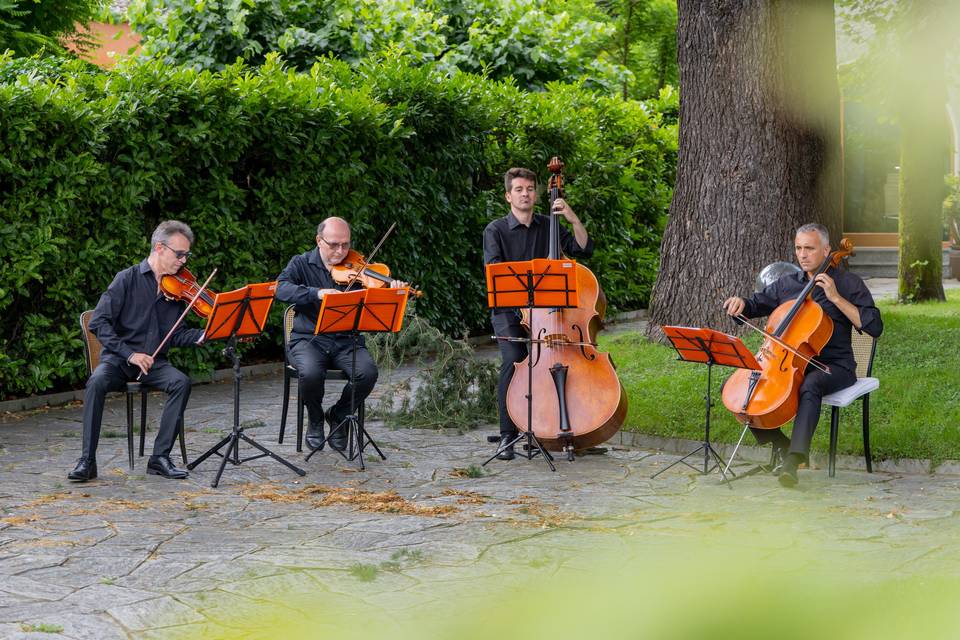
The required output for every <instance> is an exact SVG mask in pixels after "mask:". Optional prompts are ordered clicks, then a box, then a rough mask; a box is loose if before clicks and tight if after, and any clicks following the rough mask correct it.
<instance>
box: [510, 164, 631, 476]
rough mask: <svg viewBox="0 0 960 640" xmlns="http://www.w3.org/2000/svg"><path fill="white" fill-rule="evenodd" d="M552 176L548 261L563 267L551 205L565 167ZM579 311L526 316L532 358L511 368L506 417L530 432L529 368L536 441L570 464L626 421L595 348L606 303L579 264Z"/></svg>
mask: <svg viewBox="0 0 960 640" xmlns="http://www.w3.org/2000/svg"><path fill="white" fill-rule="evenodd" d="M548 168H549V169H550V172H551V174H552V175H551V176H550V185H549V192H550V193H549V196H550V203H549V205H550V214H549V215H550V248H549V255H548V257H549V258H550V259H552V260H559V259H563V256H562V254H561V251H560V223H559V220H558V218H559V216H560V215H562V214H559V213H555V212H553V202H554V200H556V199H557V198H559V197H562V195H563V174H562V172H563V162H561V161H560V159H559V158H556V157H554V158H552V159H551V160H550V164H549V165H548ZM575 269H576V279H577V291H578V299H579V303H578V306H577V307H575V308H558V309H549V308H538V309H533V310H532V314H533V315H532V317H528V312H527V311H524V312H523V319H522V324H523V325H524V326H526V328H527V330H528V331H529V330H530V327H531V326H533V327H534V329H535V331H536V332H537V333H536V335H534V336H531V338H532V341H531V347H530V353H529V354H528V356H527V357H526V358H525V359H524V360H522V361H520V362H518V363H516V364H515V365H514V372H513V378H512V379H511V381H510V385H509V387H508V388H507V398H506V405H507V411H508V413H509V415H510V418H511V419H512V420H513V423H514V424H515V425H517V428H518V429H520V430H521V431H526V430H527V429H528V425H527V410H528V406H527V386H528V375H529V373H528V368H530V367H532V369H533V371H532V382H530V387H531V395H532V405H533V406H532V418H531V422H532V424H533V433H534V435H535V436H536V437H537V439H538V440H539V441H540V443H541V444H542V445H543V447H544V448H545V449H548V450H551V451H561V450H562V451H565V452H566V453H567V458H568V459H570V460H572V459H573V453H574V451H575V450H579V449H586V448H588V447H592V446H595V445H598V444H600V443H602V442H605V441H607V440H609V439H610V437H611V436H613V434H615V433H616V432H617V430H618V429H620V426H621V425H622V424H623V421H624V419H625V418H626V415H627V394H626V391H625V390H624V388H623V385H622V384H621V383H620V379H619V378H617V372H616V369H615V368H614V366H613V362H612V361H611V360H610V355H609V354H607V353H602V352H600V351H599V350H597V348H596V335H597V333H598V332H599V330H600V329H601V328H602V327H603V316H604V313H605V312H606V307H607V301H606V297H605V296H604V295H603V291H602V290H601V289H600V283H599V282H597V277H596V276H595V275H594V274H593V272H591V271H590V270H589V269H588V268H586V267H585V266H583V265H582V264H579V263H576V264H575Z"/></svg>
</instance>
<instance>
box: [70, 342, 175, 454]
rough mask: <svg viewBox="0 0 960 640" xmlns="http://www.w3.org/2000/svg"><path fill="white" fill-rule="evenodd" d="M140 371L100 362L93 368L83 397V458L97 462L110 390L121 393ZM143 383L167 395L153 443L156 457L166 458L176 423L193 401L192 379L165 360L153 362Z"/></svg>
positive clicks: (127, 366) (122, 365) (125, 365)
mask: <svg viewBox="0 0 960 640" xmlns="http://www.w3.org/2000/svg"><path fill="white" fill-rule="evenodd" d="M139 373H140V369H139V368H138V367H135V366H133V365H129V364H126V363H124V364H117V363H114V362H107V361H104V362H101V363H100V364H99V365H97V368H96V369H94V371H93V374H92V375H91V376H90V379H89V380H87V387H86V390H85V391H84V395H83V456H84V457H85V458H89V459H91V460H92V459H95V458H96V455H97V443H98V442H99V440H100V423H101V422H102V420H103V403H104V399H105V397H106V395H107V393H108V392H109V391H122V390H123V389H124V387H125V386H126V384H127V383H128V382H132V381H134V380H136V378H137V375H138V374H139ZM140 383H141V384H143V385H145V386H147V387H151V388H153V389H159V390H160V391H163V392H164V393H166V394H167V401H166V402H165V403H164V404H163V413H162V414H161V416H160V431H159V432H158V433H157V437H156V439H155V440H154V441H153V455H155V456H167V455H170V450H171V449H172V448H173V441H174V438H176V437H177V423H178V422H179V421H180V417H181V416H182V415H183V410H184V409H185V408H186V406H187V400H189V399H190V388H191V387H190V377H189V376H188V375H187V374H185V373H183V372H182V371H180V370H179V369H177V368H176V367H174V366H173V365H172V364H170V363H169V362H167V361H166V360H158V361H155V362H154V363H153V367H151V368H150V373H148V374H147V375H145V376H144V377H143V378H141V379H140Z"/></svg>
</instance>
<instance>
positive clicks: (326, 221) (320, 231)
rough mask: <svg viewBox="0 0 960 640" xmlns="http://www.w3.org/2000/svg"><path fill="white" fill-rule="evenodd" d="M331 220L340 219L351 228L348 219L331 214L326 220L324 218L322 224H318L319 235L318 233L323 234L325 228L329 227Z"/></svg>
mask: <svg viewBox="0 0 960 640" xmlns="http://www.w3.org/2000/svg"><path fill="white" fill-rule="evenodd" d="M331 220H339V221H340V222H342V223H343V224H345V225H347V229H350V223H349V222H347V221H346V220H344V219H343V218H340V217H337V216H330V217H329V218H327V219H326V220H324V221H323V222H321V223H320V224H318V225H317V235H318V236H322V235H323V230H324V229H326V228H327V223H328V222H330V221H331ZM351 231H352V229H351Z"/></svg>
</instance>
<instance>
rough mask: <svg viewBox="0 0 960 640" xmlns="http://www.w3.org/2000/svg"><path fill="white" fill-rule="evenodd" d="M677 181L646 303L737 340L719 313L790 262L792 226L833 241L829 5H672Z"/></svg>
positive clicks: (756, 1)
mask: <svg viewBox="0 0 960 640" xmlns="http://www.w3.org/2000/svg"><path fill="white" fill-rule="evenodd" d="M678 10H679V21H678V28H677V50H678V62H679V66H680V140H679V164H678V168H677V180H676V186H675V188H674V193H673V201H672V203H671V206H670V217H669V220H668V222H667V227H666V230H665V233H664V238H663V243H662V245H661V257H660V272H659V274H658V276H657V281H656V284H655V286H654V289H653V297H652V301H651V319H652V322H651V324H650V332H649V334H650V336H651V337H653V338H660V336H661V333H660V329H659V327H660V326H661V325H665V324H680V325H689V326H710V327H714V328H719V329H722V330H731V331H732V330H733V328H734V327H733V325H732V323H731V322H730V321H729V319H727V318H726V316H725V314H724V313H723V311H722V309H721V306H720V305H721V302H722V301H723V300H724V299H725V298H727V297H729V296H732V295H739V296H748V295H749V294H750V293H751V292H752V290H753V285H754V281H755V278H756V274H757V273H758V272H759V271H760V269H762V268H763V267H764V266H765V265H767V264H769V263H771V262H774V261H777V260H792V258H793V237H794V232H795V230H796V228H797V227H798V226H800V225H801V224H803V223H806V222H821V223H823V224H826V225H827V226H828V228H830V230H831V236H832V239H834V242H833V244H834V245H836V244H838V243H837V241H836V238H837V237H838V235H839V231H840V209H839V203H840V199H839V193H840V187H839V178H840V172H839V148H840V147H839V139H840V138H839V130H840V127H839V89H838V85H837V75H836V44H835V30H834V23H833V20H834V16H833V3H832V1H831V0H725V1H724V0H679V3H678Z"/></svg>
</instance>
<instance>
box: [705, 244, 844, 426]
mask: <svg viewBox="0 0 960 640" xmlns="http://www.w3.org/2000/svg"><path fill="white" fill-rule="evenodd" d="M852 252H853V245H852V243H851V242H850V241H849V240H847V239H844V240H843V241H842V242H841V243H840V249H839V250H838V251H835V252H833V253H832V254H831V255H830V256H829V257H828V258H827V259H826V260H824V262H823V264H822V265H821V266H820V268H819V269H818V270H817V274H816V275H819V274H821V273H823V272H825V271H826V270H827V268H828V267H830V266H836V265H837V264H839V262H840V260H841V259H842V258H845V257H846V256H848V255H850V254H851V253H852ZM814 286H816V285H815V284H814V278H810V282H809V283H808V284H807V286H806V287H805V288H804V289H803V291H802V292H801V295H800V296H799V297H798V298H797V299H796V300H788V301H787V302H784V303H783V304H781V305H780V306H778V307H777V308H776V309H774V310H773V313H771V314H770V317H769V318H768V319H767V325H766V328H765V330H766V332H767V333H768V334H771V335H772V336H774V337H776V338H777V339H778V341H779V342H778V341H777V340H773V339H771V338H770V337H768V338H767V339H766V340H764V342H763V344H762V345H761V347H760V350H759V351H757V354H756V356H757V362H758V363H759V364H760V366H761V369H760V371H751V370H749V369H737V370H736V371H734V372H733V374H732V375H731V376H730V377H729V378H727V381H726V382H725V383H724V385H723V391H722V396H723V404H724V406H725V407H726V408H727V409H729V410H730V411H731V412H732V413H733V414H734V416H736V418H737V420H738V421H740V422H741V423H743V424H749V425H750V426H751V427H755V428H758V429H776V428H777V427H780V426H783V425H784V424H786V423H787V422H789V421H790V420H792V419H793V417H794V416H795V415H797V405H798V403H799V399H800V385H802V384H803V378H804V373H805V371H806V368H807V365H808V362H809V359H811V358H813V357H815V356H816V355H818V354H819V353H820V351H821V350H822V349H823V347H824V346H826V344H827V342H829V341H830V336H832V335H833V320H831V319H830V316H828V315H827V314H826V313H824V311H823V308H822V307H821V306H820V305H819V304H817V303H816V302H814V301H813V300H812V299H811V298H810V292H811V291H813V287H814ZM781 342H782V343H784V344H785V345H787V346H786V347H785V346H784V345H782V344H780V343H781ZM787 347H790V348H789V349H788V348H787ZM797 354H800V356H803V357H798V355H797Z"/></svg>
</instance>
